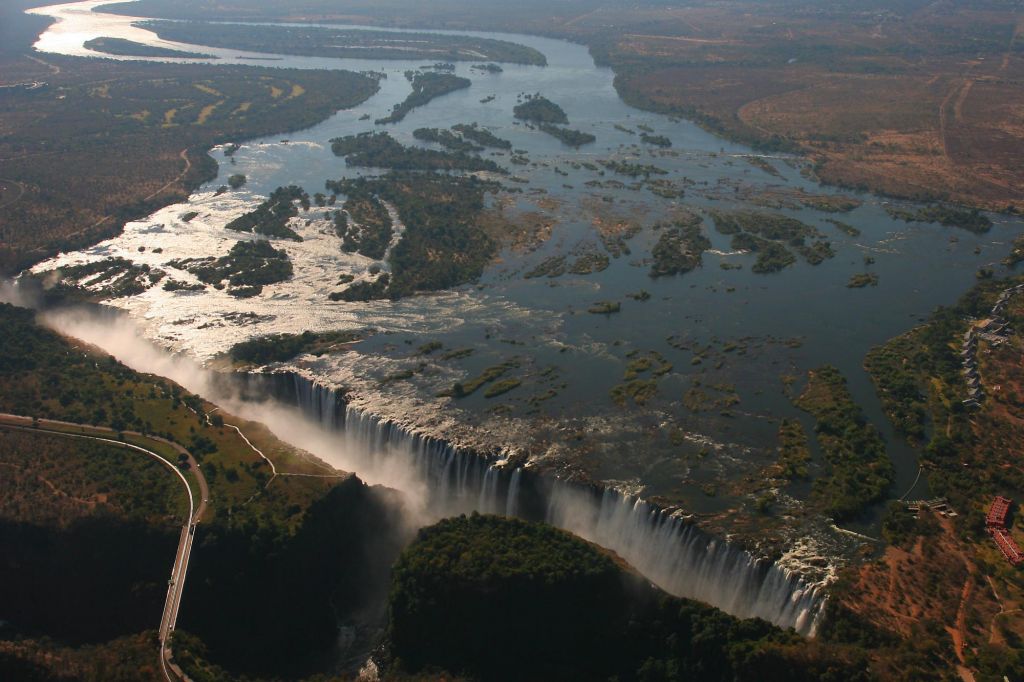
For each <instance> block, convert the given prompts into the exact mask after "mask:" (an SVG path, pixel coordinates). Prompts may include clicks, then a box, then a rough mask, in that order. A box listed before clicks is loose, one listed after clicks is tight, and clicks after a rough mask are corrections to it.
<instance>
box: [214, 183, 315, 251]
mask: <svg viewBox="0 0 1024 682" xmlns="http://www.w3.org/2000/svg"><path fill="white" fill-rule="evenodd" d="M234 177H235V176H232V178H234ZM228 182H229V184H230V183H231V180H230V179H229V180H228ZM244 182H245V176H244V175H243V176H241V183H240V184H239V185H238V186H239V187H240V186H241V184H244ZM295 202H299V204H301V206H302V208H303V210H306V211H308V210H309V205H310V204H309V195H308V194H306V192H305V191H304V190H303V189H302V188H301V187H297V186H295V185H289V186H288V187H278V188H277V189H275V190H274V191H273V192H271V193H270V196H269V197H268V198H267V199H266V201H264V202H263V203H262V204H260V205H259V206H257V207H256V209H255V210H253V211H250V212H249V213H246V214H244V215H241V216H239V217H238V218H235V219H234V220H232V221H231V222H229V223H228V224H227V225H225V226H224V227H225V228H226V229H228V230H235V231H237V232H249V233H252V234H262V235H264V236H267V237H277V238H279V239H291V240H294V241H297V242H301V241H302V237H300V236H299V234H298V233H297V232H295V230H293V229H291V228H290V227H288V221H289V220H291V219H292V218H294V217H295V216H297V215H299V209H298V208H297V207H296V206H295Z"/></svg>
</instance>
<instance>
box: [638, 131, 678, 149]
mask: <svg viewBox="0 0 1024 682" xmlns="http://www.w3.org/2000/svg"><path fill="white" fill-rule="evenodd" d="M640 140H641V141H642V142H644V143H646V144H653V145H654V146H656V147H663V148H667V147H671V146H672V140H670V139H668V138H667V137H665V136H664V135H651V134H650V133H640Z"/></svg>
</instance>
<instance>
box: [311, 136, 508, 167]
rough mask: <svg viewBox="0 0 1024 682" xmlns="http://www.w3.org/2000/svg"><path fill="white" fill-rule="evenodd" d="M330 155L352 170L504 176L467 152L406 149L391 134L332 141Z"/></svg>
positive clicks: (338, 138) (339, 138)
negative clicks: (353, 167) (484, 173)
mask: <svg viewBox="0 0 1024 682" xmlns="http://www.w3.org/2000/svg"><path fill="white" fill-rule="evenodd" d="M331 151H333V152H334V154H335V155H337V156H343V157H345V163H346V164H348V165H349V166H364V167H369V168H390V169H393V170H463V171H490V172H492V173H504V172H505V171H504V169H502V167H501V166H499V165H498V164H496V163H495V162H494V161H491V160H490V159H481V158H480V157H478V156H473V155H470V154H467V153H465V152H445V151H439V150H436V149H421V148H419V147H406V146H405V145H403V144H402V143H401V142H399V141H398V140H396V139H395V138H393V137H391V135H389V134H388V133H383V132H382V133H359V134H358V135H348V136H346V137H336V138H334V139H333V140H331Z"/></svg>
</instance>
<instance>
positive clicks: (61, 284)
mask: <svg viewBox="0 0 1024 682" xmlns="http://www.w3.org/2000/svg"><path fill="white" fill-rule="evenodd" d="M54 272H55V273H56V274H57V276H58V289H59V290H61V291H62V292H63V293H73V294H74V295H75V297H76V298H77V297H85V298H103V299H108V298H123V297H125V296H135V295H137V294H141V293H142V292H143V291H146V290H147V289H149V288H150V287H151V286H153V285H154V284H156V283H158V282H159V281H160V280H162V279H163V278H164V275H165V274H166V273H164V271H163V270H160V269H157V268H150V267H149V266H148V265H146V264H142V265H137V264H135V263H133V262H131V261H130V260H127V259H126V258H121V257H119V256H116V257H113V258H104V259H103V260H98V261H92V262H91V263H82V264H79V265H69V266H65V267H63V268H60V269H59V270H57V271H54ZM49 275H50V273H45V274H44V275H43V276H44V277H47V276H49Z"/></svg>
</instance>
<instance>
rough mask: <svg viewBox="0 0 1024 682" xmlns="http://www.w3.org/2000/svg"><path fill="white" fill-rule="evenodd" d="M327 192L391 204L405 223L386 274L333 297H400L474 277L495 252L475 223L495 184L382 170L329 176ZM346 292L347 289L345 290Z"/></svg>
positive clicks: (494, 241)
mask: <svg viewBox="0 0 1024 682" xmlns="http://www.w3.org/2000/svg"><path fill="white" fill-rule="evenodd" d="M326 187H327V189H328V191H330V192H334V193H335V194H344V195H346V196H348V197H356V198H365V197H369V196H373V197H376V198H378V199H380V200H383V201H387V202H388V203H389V204H391V205H392V206H394V207H395V210H396V211H397V212H398V216H399V218H400V219H401V221H402V223H403V224H404V225H405V232H404V233H403V235H402V239H401V240H400V241H399V242H398V243H397V244H396V245H395V246H394V248H393V249H392V250H391V253H390V256H389V264H390V266H391V273H390V276H389V275H388V274H387V273H384V274H382V275H381V276H380V278H379V279H378V280H377V281H376V282H374V283H372V284H367V283H364V282H357V283H355V284H352V285H350V286H349V288H348V289H346V290H343V291H341V292H336V293H337V296H335V295H334V294H332V298H334V300H367V299H370V298H392V299H396V298H400V297H402V296H408V295H410V294H413V293H415V292H417V291H439V290H442V289H448V288H451V287H454V286H458V285H460V284H466V283H468V282H472V281H475V280H476V279H477V278H479V277H480V275H481V273H482V272H483V269H484V266H485V265H486V264H487V263H488V262H490V260H491V259H492V258H493V257H494V255H495V254H496V253H497V249H498V241H497V239H496V238H495V237H494V236H492V235H491V234H489V233H488V232H487V231H486V230H485V229H483V227H482V226H481V223H483V222H484V221H482V220H481V215H482V212H483V210H484V194H485V193H488V192H496V191H498V190H499V189H500V185H499V184H498V183H496V182H491V181H486V180H480V179H479V178H476V177H474V176H458V175H446V174H440V173H398V172H392V173H388V174H387V175H384V176H382V177H379V178H369V177H362V178H355V179H344V180H329V181H328V182H327V183H326ZM346 292H348V293H346Z"/></svg>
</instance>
